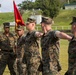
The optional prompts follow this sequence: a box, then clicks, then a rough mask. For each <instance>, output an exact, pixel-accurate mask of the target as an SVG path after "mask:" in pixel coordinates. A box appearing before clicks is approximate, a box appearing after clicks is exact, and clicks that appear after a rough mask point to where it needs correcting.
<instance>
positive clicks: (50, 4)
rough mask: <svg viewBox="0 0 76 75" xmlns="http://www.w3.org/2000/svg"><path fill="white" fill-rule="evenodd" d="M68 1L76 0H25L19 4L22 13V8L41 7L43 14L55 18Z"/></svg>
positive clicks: (36, 8)
mask: <svg viewBox="0 0 76 75" xmlns="http://www.w3.org/2000/svg"><path fill="white" fill-rule="evenodd" d="M68 1H69V2H70V3H72V2H76V0H35V2H32V1H28V0H27V1H26V0H24V1H23V2H22V3H21V4H18V6H19V9H20V10H21V12H22V13H23V11H22V10H32V9H35V10H38V9H40V10H41V14H42V15H44V16H49V17H51V18H54V17H56V16H57V15H58V14H59V10H60V8H61V7H62V6H63V5H64V4H65V3H67V2H68Z"/></svg>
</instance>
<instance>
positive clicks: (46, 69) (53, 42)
mask: <svg viewBox="0 0 76 75" xmlns="http://www.w3.org/2000/svg"><path fill="white" fill-rule="evenodd" d="M41 48H42V62H43V75H59V74H58V72H59V71H60V70H61V67H60V64H59V38H58V37H56V35H55V31H48V32H47V33H46V34H44V35H43V36H42V38H41Z"/></svg>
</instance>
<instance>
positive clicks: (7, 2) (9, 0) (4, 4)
mask: <svg viewBox="0 0 76 75" xmlns="http://www.w3.org/2000/svg"><path fill="white" fill-rule="evenodd" d="M22 1H24V0H15V3H16V5H17V4H19V3H22ZM32 1H35V0H32ZM0 4H1V7H0V12H12V11H13V0H0Z"/></svg>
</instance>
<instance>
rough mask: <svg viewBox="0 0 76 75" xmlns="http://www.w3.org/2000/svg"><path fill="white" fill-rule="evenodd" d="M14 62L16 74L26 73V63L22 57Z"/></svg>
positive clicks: (23, 74)
mask: <svg viewBox="0 0 76 75" xmlns="http://www.w3.org/2000/svg"><path fill="white" fill-rule="evenodd" d="M17 59H18V60H15V63H14V70H15V72H16V75H26V64H25V63H22V58H17Z"/></svg>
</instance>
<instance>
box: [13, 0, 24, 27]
mask: <svg viewBox="0 0 76 75" xmlns="http://www.w3.org/2000/svg"><path fill="white" fill-rule="evenodd" d="M13 6H14V16H15V22H16V25H22V26H24V25H25V23H24V21H23V19H22V17H21V14H20V12H19V10H18V9H17V6H16V4H15V1H13Z"/></svg>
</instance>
